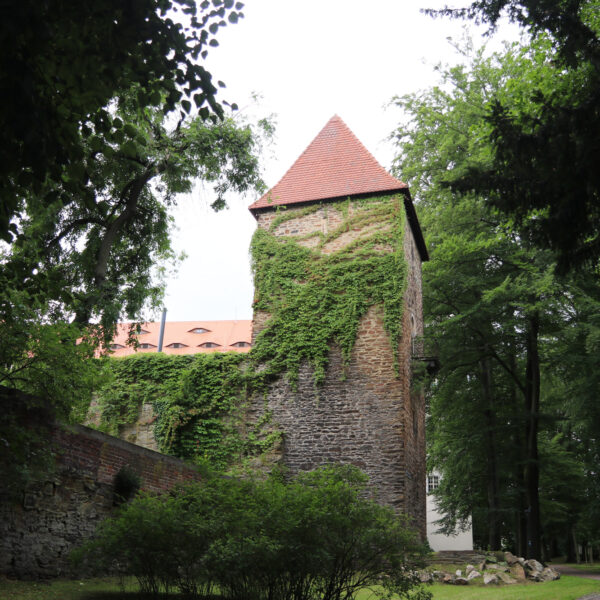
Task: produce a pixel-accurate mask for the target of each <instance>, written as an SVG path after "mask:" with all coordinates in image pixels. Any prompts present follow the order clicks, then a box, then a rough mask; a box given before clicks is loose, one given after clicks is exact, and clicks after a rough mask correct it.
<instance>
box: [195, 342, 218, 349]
mask: <svg viewBox="0 0 600 600" xmlns="http://www.w3.org/2000/svg"><path fill="white" fill-rule="evenodd" d="M220 347H221V345H220V344H215V343H214V342H204V344H200V345H199V346H198V348H220Z"/></svg>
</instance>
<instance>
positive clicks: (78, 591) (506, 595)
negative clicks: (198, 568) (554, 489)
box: [0, 576, 600, 600]
mask: <svg viewBox="0 0 600 600" xmlns="http://www.w3.org/2000/svg"><path fill="white" fill-rule="evenodd" d="M426 589H428V590H430V591H431V592H432V593H433V597H434V599H435V600H456V599H459V598H460V600H576V599H577V598H580V597H581V596H585V595H586V594H592V593H594V592H596V593H600V582H598V581H593V580H591V579H580V578H578V577H569V576H565V577H561V579H559V580H558V581H549V582H547V583H526V584H515V585H507V586H502V587H500V586H498V587H496V586H494V587H483V586H476V585H472V584H471V585H469V586H454V585H444V584H440V583H437V584H435V585H432V586H426ZM179 597H180V596H178V595H176V594H174V595H170V596H164V598H165V599H167V598H179ZM142 598H143V596H141V595H140V594H139V593H138V588H137V585H136V583H135V580H133V579H130V580H127V581H126V585H125V593H123V592H122V591H120V588H119V583H118V580H117V579H114V578H106V579H82V580H55V581H51V582H48V583H41V582H32V581H13V580H10V579H3V578H0V600H141V599H142ZM369 598H371V599H372V594H371V592H370V591H368V590H365V591H363V592H361V593H360V594H359V595H358V597H357V600H369Z"/></svg>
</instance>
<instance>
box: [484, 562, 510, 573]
mask: <svg viewBox="0 0 600 600" xmlns="http://www.w3.org/2000/svg"><path fill="white" fill-rule="evenodd" d="M485 569H486V571H494V573H508V572H509V571H510V569H509V568H508V567H507V566H506V565H499V564H491V565H486V566H485Z"/></svg>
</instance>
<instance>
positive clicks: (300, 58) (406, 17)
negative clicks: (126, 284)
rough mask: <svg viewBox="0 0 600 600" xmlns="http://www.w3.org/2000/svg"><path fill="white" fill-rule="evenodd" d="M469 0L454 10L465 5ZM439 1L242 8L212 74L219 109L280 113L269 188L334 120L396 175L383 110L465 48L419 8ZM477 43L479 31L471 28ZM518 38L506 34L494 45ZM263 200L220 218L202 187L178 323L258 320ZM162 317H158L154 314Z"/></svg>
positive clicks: (181, 246)
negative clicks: (256, 261) (254, 266)
mask: <svg viewBox="0 0 600 600" xmlns="http://www.w3.org/2000/svg"><path fill="white" fill-rule="evenodd" d="M469 3H470V0H463V1H462V2H460V3H459V4H458V5H459V6H462V5H467V4H469ZM444 4H445V2H440V1H439V0H370V2H368V3H367V2H363V1H359V0H301V1H300V0H246V1H245V8H244V14H245V18H244V19H242V20H240V22H239V23H238V24H237V25H230V26H228V27H226V28H223V29H221V30H220V31H219V33H218V39H219V42H220V46H219V47H218V48H215V49H211V51H210V54H209V56H208V60H207V68H208V69H209V71H210V72H211V73H212V74H213V77H214V78H215V80H218V79H220V80H223V81H224V82H225V83H226V84H227V88H226V89H225V90H223V91H222V92H221V98H222V99H226V100H228V101H230V102H236V103H237V104H238V105H239V106H240V107H244V106H245V105H248V104H249V103H250V100H249V99H250V97H251V95H252V93H253V92H256V93H259V94H260V95H261V96H262V100H261V101H260V105H259V106H258V108H257V109H255V110H254V112H256V114H257V115H258V116H259V117H260V116H265V115H267V114H270V113H275V115H276V122H277V134H276V139H275V144H274V146H273V147H271V148H270V149H268V151H267V153H266V156H264V157H263V165H264V178H265V181H266V183H267V185H268V186H269V187H272V186H273V185H275V184H276V183H277V182H278V181H279V179H280V178H281V176H282V175H283V174H284V173H285V171H287V169H288V168H289V167H290V166H291V165H292V163H293V162H294V161H295V160H296V158H297V157H298V156H299V155H300V154H301V153H302V152H303V151H304V149H305V148H306V146H307V145H308V144H309V143H310V142H311V141H312V139H313V138H314V137H315V136H316V135H317V133H318V132H319V131H320V130H321V128H322V127H323V126H324V125H325V123H326V122H327V121H328V120H329V118H330V117H331V116H333V115H334V114H338V115H339V116H340V117H341V118H342V119H343V120H344V121H345V122H346V124H347V125H348V126H349V127H350V129H351V130H352V131H353V132H354V133H355V135H356V136H357V137H358V138H359V139H360V140H361V142H362V143H363V144H364V145H365V146H366V147H367V148H368V150H369V151H370V152H371V153H372V154H373V155H374V156H375V158H376V159H377V160H378V161H379V162H380V163H381V164H382V165H383V166H384V167H385V168H386V169H389V167H390V165H391V161H392V157H393V147H392V146H391V144H390V143H388V142H387V141H386V138H387V136H388V135H389V134H390V133H391V132H392V131H393V130H394V128H395V127H396V126H397V125H398V122H399V121H400V118H401V115H400V113H399V111H398V110H397V109H394V108H389V109H387V110H386V108H385V106H386V105H387V104H388V103H389V101H390V100H391V98H392V97H393V96H395V95H403V94H407V93H412V92H416V91H418V90H419V89H423V88H426V87H430V86H431V85H434V84H435V83H437V81H438V80H437V75H436V73H435V71H434V68H433V67H434V65H435V64H436V63H439V62H450V63H453V62H456V61H457V58H456V55H455V53H454V50H453V49H452V47H451V46H450V45H449V44H448V42H447V38H448V37H449V36H450V37H453V38H454V39H460V37H461V36H462V28H463V27H465V23H464V22H462V21H458V20H457V21H455V20H449V19H441V18H438V19H432V18H431V17H427V16H425V15H423V14H421V13H420V12H419V11H420V9H421V8H426V7H440V6H442V5H444ZM469 25H470V27H471V32H472V34H473V36H474V37H475V36H477V38H479V35H480V31H482V30H479V31H476V30H474V29H473V27H472V24H469ZM503 35H511V37H512V38H513V39H514V38H516V31H515V29H514V28H510V27H504V28H503V29H501V31H500V32H499V33H497V34H496V35H495V36H494V46H496V45H497V44H498V43H499V41H500V40H501V38H502V36H503ZM255 199H256V198H255V197H251V196H248V197H246V198H231V199H230V200H229V205H230V208H229V209H228V210H226V211H222V212H220V213H217V214H214V213H213V212H212V210H211V209H210V207H209V204H210V193H209V192H207V191H204V190H202V188H201V187H199V189H198V190H197V191H196V192H194V194H192V195H190V196H187V197H182V198H181V199H180V201H179V204H178V207H177V209H175V211H174V216H175V218H176V222H177V226H178V231H176V232H174V235H173V238H174V246H175V248H176V250H177V251H184V252H185V253H186V255H187V259H186V260H185V261H184V262H183V263H182V264H181V265H180V267H179V270H178V272H177V274H175V275H174V276H171V277H170V278H169V279H168V282H167V293H166V297H165V305H166V307H167V311H168V312H167V319H168V320H170V321H184V320H213V319H215V320H216V319H250V318H251V317H252V309H251V303H252V295H253V287H252V278H251V274H250V265H249V256H248V247H249V244H250V239H251V237H252V233H253V232H254V229H255V220H254V217H252V215H251V214H250V213H249V211H248V210H247V206H248V205H249V204H250V203H251V202H253V201H254V200H255ZM155 317H157V318H158V315H155Z"/></svg>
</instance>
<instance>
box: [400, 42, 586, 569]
mask: <svg viewBox="0 0 600 600" xmlns="http://www.w3.org/2000/svg"><path fill="white" fill-rule="evenodd" d="M531 52H533V53H534V55H535V49H532V50H529V49H521V48H518V47H513V48H512V49H508V50H507V51H506V52H505V53H503V54H501V55H494V56H493V57H491V58H485V56H484V54H483V51H479V52H478V53H474V54H473V51H472V49H469V48H467V51H466V52H465V54H466V56H467V59H468V60H469V61H470V62H469V64H468V65H467V66H456V67H453V68H450V69H445V70H443V69H442V71H441V73H442V85H441V86H440V87H436V88H433V89H432V90H430V91H428V92H424V93H422V94H420V95H413V96H407V97H404V98H402V99H398V100H397V103H398V105H399V106H400V107H401V108H402V109H403V110H404V111H405V112H406V114H407V115H408V116H409V119H410V121H409V122H408V124H406V125H403V126H401V127H400V128H399V129H398V130H397V132H396V133H395V136H396V140H397V143H398V147H399V151H400V154H399V156H398V158H397V160H396V169H397V171H398V172H399V173H401V174H402V177H403V178H405V179H407V180H408V182H409V183H410V184H411V187H412V188H413V191H414V192H415V195H416V196H417V197H418V198H420V204H419V211H420V216H421V219H422V222H423V225H424V229H425V232H426V235H427V237H428V245H429V248H430V254H431V261H430V263H428V264H426V265H425V266H424V294H423V295H424V299H425V314H426V315H427V331H428V333H429V334H430V335H433V336H434V337H435V338H436V339H437V340H439V345H440V358H441V364H442V368H441V371H440V373H439V375H438V376H437V378H436V380H435V381H434V382H433V385H432V391H431V394H432V395H431V399H430V416H429V420H428V437H429V447H428V451H429V456H430V463H431V464H432V465H433V466H436V467H438V468H439V469H440V470H441V471H442V472H443V474H444V475H445V478H444V480H443V482H442V485H441V487H440V490H439V498H440V504H441V508H442V509H443V510H444V511H445V512H446V513H447V517H446V518H445V524H444V527H445V529H446V531H449V530H452V529H454V528H455V527H456V526H460V525H461V524H464V522H465V521H466V519H467V518H468V517H469V516H470V515H473V519H474V526H475V531H476V535H477V537H478V539H479V541H480V543H481V544H482V545H483V546H488V545H489V546H491V547H493V548H499V547H500V542H501V540H502V539H504V540H507V539H512V540H513V544H514V548H515V550H516V551H518V552H519V554H521V555H526V556H529V557H532V556H534V557H537V558H540V557H541V556H542V551H543V548H542V541H543V532H542V529H541V525H542V523H546V524H549V523H550V522H551V519H549V518H546V517H545V516H544V515H543V514H541V512H540V507H541V506H543V505H545V506H548V502H546V503H545V504H544V502H545V500H547V499H548V497H552V494H555V491H556V488H553V489H552V490H551V489H550V487H548V486H546V488H543V487H542V492H543V493H547V494H548V496H547V497H546V498H542V499H540V496H539V493H540V492H539V490H540V481H541V477H542V475H541V474H543V475H544V476H545V475H547V473H548V471H547V469H546V468H545V461H546V463H547V464H548V465H549V464H559V463H560V464H568V460H566V459H564V460H563V459H562V458H561V457H562V456H563V454H561V453H565V452H566V454H565V456H566V457H567V458H568V459H569V460H575V458H574V456H575V455H574V453H573V452H572V449H570V448H569V447H568V444H562V445H561V444H558V442H556V443H554V444H551V443H547V441H548V440H549V439H553V433H554V432H556V425H555V423H556V418H558V416H559V414H558V411H557V410H556V407H554V406H552V405H551V403H550V402H549V401H548V400H547V398H546V396H545V395H543V394H542V390H544V389H547V388H546V387H545V382H546V381H547V380H548V378H549V376H550V372H549V370H548V369H547V363H548V360H549V355H550V349H551V341H552V342H553V343H554V342H555V341H556V340H557V339H560V338H561V336H562V332H563V331H564V328H565V327H566V326H568V319H567V318H566V317H567V315H568V313H569V306H570V305H571V304H572V303H575V304H579V303H580V302H583V301H584V298H585V297H586V294H585V293H584V292H582V291H581V290H580V289H579V288H578V287H577V286H576V285H574V284H573V283H571V284H570V285H569V287H567V283H566V282H565V281H559V280H557V279H556V277H555V276H554V275H553V269H554V263H553V257H552V255H551V254H550V253H549V252H548V251H545V252H543V251H539V250H538V249H537V248H535V247H534V246H533V245H532V244H531V241H530V239H529V238H525V237H522V236H519V235H517V234H516V233H514V232H513V231H512V229H511V227H510V223H509V222H507V221H506V220H505V219H504V218H503V217H502V214H501V213H499V212H498V211H496V210H494V209H492V208H490V206H489V204H488V203H487V197H486V196H485V195H481V194H474V193H469V194H467V193H463V194H461V195H459V196H457V195H456V194H454V193H453V192H452V189H451V188H449V187H448V185H447V183H448V181H449V180H455V179H457V178H460V177H461V176H462V174H464V173H465V172H466V171H468V170H469V169H473V168H476V167H477V166H478V165H479V164H486V163H487V161H488V160H489V158H490V157H491V156H493V148H491V147H490V144H489V136H488V135H487V134H488V132H489V127H490V125H489V123H487V122H486V121H485V120H483V119H482V118H481V117H482V115H483V114H484V111H485V106H486V103H487V101H488V100H489V99H490V98H491V97H493V96H494V95H498V94H502V93H504V94H507V93H508V91H507V89H506V88H511V86H510V85H509V83H510V82H511V81H517V82H518V81H522V80H525V81H531V80H541V79H543V77H544V76H545V75H546V73H547V72H546V70H545V69H544V68H543V66H542V68H541V69H540V68H539V67H538V65H537V64H536V63H535V62H534V63H533V65H532V63H531V61H530V53H531ZM512 87H513V88H516V91H514V92H513V95H514V96H516V95H517V94H519V93H520V90H521V89H522V88H521V87H520V85H519V84H518V83H517V84H515V85H513V86H512ZM592 287H594V286H592ZM596 287H597V286H596ZM590 358H592V357H590ZM590 358H588V365H589V366H591V364H592V361H593V358H592V360H590ZM540 440H542V441H543V442H544V443H543V444H541V442H540ZM577 460H580V459H577ZM575 479H576V480H577V478H575ZM545 481H547V479H546V480H545ZM577 481H579V483H581V480H577ZM561 494H562V495H563V497H564V494H563V492H561ZM573 499H574V498H573V497H571V501H573Z"/></svg>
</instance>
